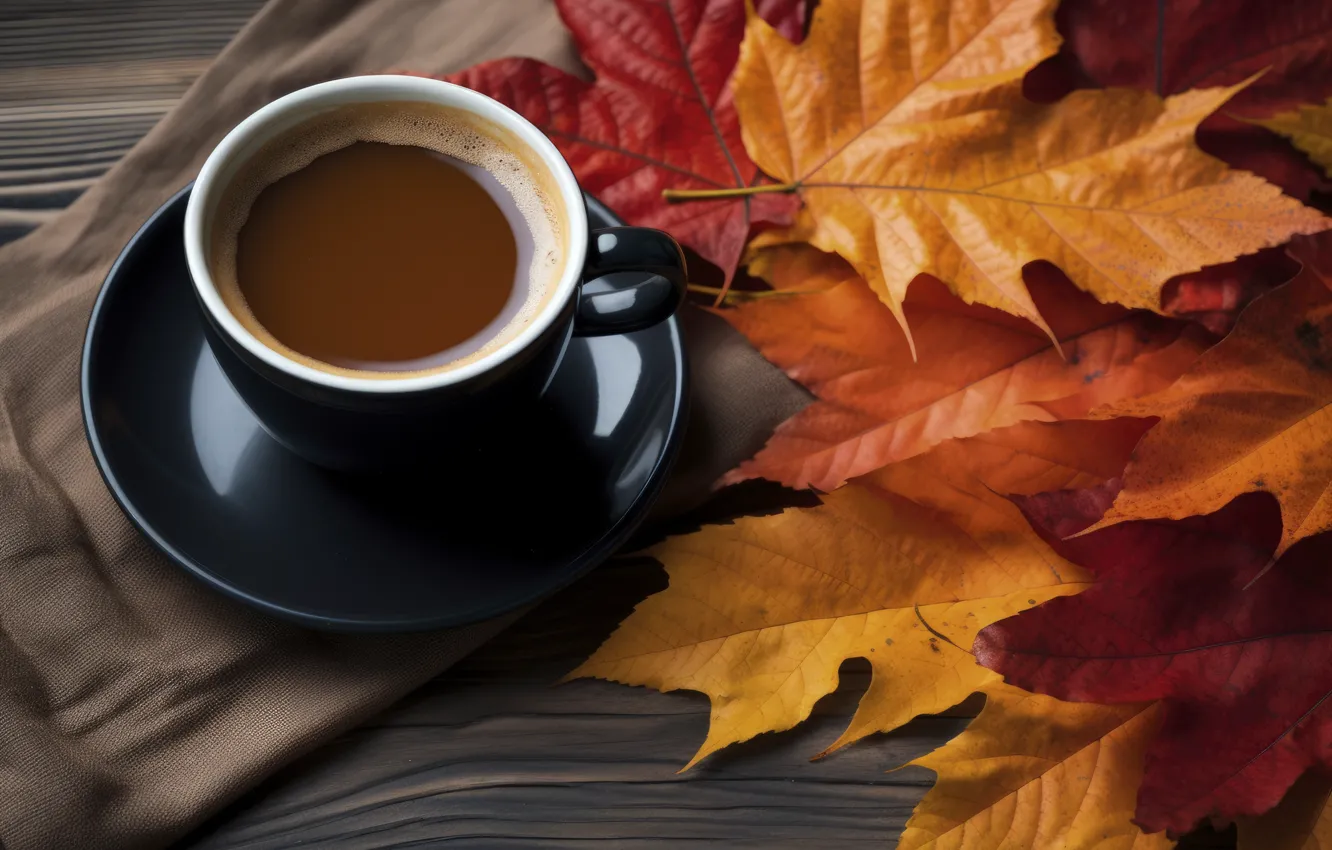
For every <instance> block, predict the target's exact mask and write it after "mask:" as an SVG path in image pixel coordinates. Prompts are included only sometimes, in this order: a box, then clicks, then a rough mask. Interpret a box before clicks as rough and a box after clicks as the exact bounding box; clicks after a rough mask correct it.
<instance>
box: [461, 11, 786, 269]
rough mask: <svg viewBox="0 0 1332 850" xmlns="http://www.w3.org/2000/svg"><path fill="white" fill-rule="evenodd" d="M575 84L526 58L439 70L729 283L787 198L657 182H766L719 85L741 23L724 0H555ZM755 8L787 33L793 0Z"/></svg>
mask: <svg viewBox="0 0 1332 850" xmlns="http://www.w3.org/2000/svg"><path fill="white" fill-rule="evenodd" d="M557 5H558V7H559V11H560V16H561V17H562V18H563V20H564V23H565V24H566V25H567V26H568V27H569V29H570V31H571V32H572V33H573V37H574V41H575V43H576V44H577V46H578V50H579V54H580V55H581V57H582V59H583V62H584V63H585V64H586V65H587V66H588V68H589V69H590V70H591V71H592V72H593V74H595V75H596V81H595V83H587V82H584V81H583V80H580V79H578V78H577V77H574V76H571V75H569V74H567V73H565V72H564V71H561V70H559V69H558V68H553V67H551V66H549V65H546V64H544V63H542V62H538V61H535V60H532V59H500V60H496V61H492V62H484V63H482V64H480V65H476V66H474V67H472V68H468V69H467V70H465V71H462V72H460V73H458V74H454V75H452V76H450V77H448V79H449V81H450V82H455V83H458V84H460V85H464V86H467V87H468V88H472V89H476V90H477V91H480V92H482V93H483V94H487V95H489V96H490V97H493V98H495V99H496V100H499V101H500V102H501V103H504V104H506V105H508V106H510V107H512V108H513V109H515V110H516V111H518V112H519V113H521V114H522V115H523V116H524V117H526V118H527V119H528V120H529V121H531V122H532V123H534V124H535V125H536V126H537V127H539V128H540V129H541V130H542V132H544V133H545V134H546V135H547V136H549V137H550V138H551V140H552V141H554V142H555V144H556V146H557V147H559V149H560V152H561V153H562V154H563V155H564V157H565V158H566V159H567V160H568V161H569V164H570V165H571V166H572V167H573V170H574V174H575V175H577V177H578V181H579V183H580V184H581V185H582V187H583V188H584V189H585V190H586V191H588V192H591V193H592V194H594V195H596V196H598V197H599V198H600V199H601V200H602V201H604V202H605V203H606V204H607V205H609V206H610V207H611V208H612V209H614V210H615V211H616V213H618V214H619V215H620V216H622V217H623V218H624V219H625V220H626V221H628V222H630V223H631V224H638V225H643V226H647V227H656V228H660V229H662V230H666V231H668V232H669V233H671V234H672V235H673V236H675V238H676V239H678V240H680V241H681V242H682V243H684V244H686V245H688V246H689V247H691V248H693V249H694V250H695V251H697V252H698V253H699V255H701V256H702V257H703V258H704V259H706V260H709V261H710V262H712V263H714V264H716V265H717V266H719V267H720V268H721V269H722V271H723V272H724V273H725V276H726V280H727V281H729V280H730V278H731V275H732V274H733V273H734V271H735V267H736V263H737V261H738V260H739V257H740V252H741V251H742V249H743V248H744V244H745V240H746V239H748V238H749V236H750V233H751V231H752V230H753V229H754V227H755V226H756V225H757V224H759V223H764V222H774V223H783V222H786V221H789V218H790V214H791V212H792V211H793V209H794V206H795V201H794V199H792V198H790V197H788V196H785V195H758V196H755V197H752V198H750V197H742V198H731V199H723V200H715V201H707V202H702V203H699V204H690V205H688V206H679V205H671V204H667V203H666V202H665V201H664V200H663V199H662V195H661V193H662V190H664V189H667V188H686V189H704V188H710V189H716V188H723V187H731V188H735V187H744V186H755V185H760V184H762V183H765V182H768V181H766V179H765V178H764V177H763V176H762V174H760V173H759V170H758V168H757V167H756V166H755V165H754V164H753V163H752V162H751V161H750V159H749V157H748V155H746V153H745V150H744V146H743V144H741V141H740V126H739V122H738V118H737V116H736V112H735V106H734V102H733V93H732V90H731V88H730V86H729V85H728V84H727V82H728V80H729V78H730V76H731V72H732V69H733V68H734V67H735V62H736V57H737V55H738V53H739V49H740V39H741V36H742V34H743V32H744V26H745V10H744V5H743V4H742V3H739V2H735V0H669V2H653V0H558V3H557ZM756 5H757V9H758V13H759V14H760V15H762V16H763V17H764V18H766V19H767V20H769V21H771V22H772V24H773V26H775V27H776V28H777V29H778V30H780V31H781V32H782V33H784V34H785V35H786V37H788V38H798V37H799V35H800V32H801V26H802V23H803V21H804V2H803V0H758V2H757V3H756Z"/></svg>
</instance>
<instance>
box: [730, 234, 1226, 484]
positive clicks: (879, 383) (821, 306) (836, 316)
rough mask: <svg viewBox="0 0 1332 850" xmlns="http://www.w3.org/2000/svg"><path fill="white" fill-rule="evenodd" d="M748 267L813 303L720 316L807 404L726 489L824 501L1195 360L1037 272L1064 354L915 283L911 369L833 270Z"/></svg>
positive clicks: (886, 315)
mask: <svg viewBox="0 0 1332 850" xmlns="http://www.w3.org/2000/svg"><path fill="white" fill-rule="evenodd" d="M750 268H751V271H756V272H759V273H762V274H764V275H765V276H766V277H767V278H768V279H769V280H770V281H771V282H772V284H773V286H774V287H775V288H777V289H781V290H786V291H791V290H793V289H801V290H815V291H816V292H815V294H808V295H786V296H783V297H773V298H766V299H764V300H762V301H759V302H754V303H750V304H745V305H743V306H741V307H739V308H737V309H735V310H728V311H725V312H724V314H723V315H725V316H726V317H727V319H728V320H729V321H730V322H731V324H732V325H734V326H735V327H736V328H738V329H739V330H740V331H741V332H742V333H744V334H745V336H746V337H748V338H749V341H750V342H751V343H753V344H754V345H755V346H756V347H757V348H758V349H759V351H761V352H762V353H763V355H764V356H765V357H767V358H768V359H769V360H770V361H772V362H773V363H775V364H776V365H777V366H779V367H781V368H782V369H784V370H785V371H786V373H787V374H788V375H789V376H790V377H791V378H792V379H794V380H796V381H799V382H800V383H802V384H804V385H805V386H806V387H808V388H809V389H810V390H811V391H812V392H813V393H814V394H815V395H816V396H817V397H818V401H816V402H815V403H813V404H811V405H810V406H809V407H807V408H805V409H804V410H802V411H801V412H800V413H797V414H796V415H795V416H794V417H792V418H791V419H790V420H788V421H787V422H785V423H783V424H782V425H781V426H780V427H779V428H778V429H777V431H776V433H775V434H774V435H773V436H772V438H771V439H770V440H769V441H768V444H767V445H766V446H765V447H764V448H763V450H762V451H761V452H759V454H758V455H757V456H756V457H754V458H753V459H752V460H750V461H747V462H746V463H744V464H742V465H741V466H740V467H739V468H738V469H737V470H735V471H734V472H733V473H731V474H730V475H729V476H727V477H726V478H725V479H723V481H724V482H733V481H738V480H742V479H745V478H754V477H762V478H768V479H771V480H773V481H780V482H782V483H783V484H786V485H788V486H791V487H809V486H813V487H817V488H819V489H821V490H825V491H826V490H832V489H835V488H836V487H838V486H839V485H841V484H842V482H844V481H846V480H847V479H849V478H854V477H856V476H859V475H864V474H865V473H868V472H870V471H872V470H874V469H877V468H879V467H882V466H886V465H887V464H890V463H894V462H897V461H901V460H905V459H907V458H910V457H913V456H915V455H918V454H920V453H921V452H924V451H927V450H929V448H930V447H932V446H935V445H938V444H939V443H940V442H942V441H944V440H947V439H950V438H956V437H970V436H973V435H976V434H980V433H982V432H985V431H989V430H993V429H995V428H1003V427H1006V426H1008V425H1013V424H1015V423H1017V422H1021V421H1027V420H1039V421H1052V420H1057V419H1073V418H1077V417H1081V416H1085V415H1087V413H1088V411H1090V410H1091V409H1092V408H1094V407H1097V406H1099V405H1101V404H1105V403H1107V402H1109V401H1112V400H1118V399H1121V398H1125V397H1132V396H1137V395H1142V394H1145V393H1149V392H1154V391H1156V390H1158V389H1163V388H1164V387H1166V386H1168V385H1169V384H1170V383H1171V382H1172V381H1174V380H1175V378H1177V377H1178V376H1179V375H1180V374H1181V373H1182V372H1183V371H1184V370H1185V369H1186V368H1187V367H1188V365H1189V364H1191V363H1192V362H1193V361H1194V359H1195V358H1196V357H1197V356H1198V354H1199V353H1200V352H1201V351H1202V350H1203V347H1204V343H1203V340H1202V336H1201V335H1200V334H1198V333H1196V332H1194V331H1193V330H1192V329H1190V328H1188V327H1186V326H1185V325H1183V324H1181V323H1177V322H1171V321H1169V320H1166V319H1162V318H1160V317H1158V316H1152V315H1148V314H1139V313H1131V312H1129V311H1126V310H1124V309H1122V308H1120V307H1116V306H1113V305H1102V304H1098V303H1097V302H1096V301H1095V299H1093V298H1092V297H1091V296H1089V295H1087V294H1085V293H1082V292H1079V291H1078V290H1077V289H1076V288H1074V287H1073V286H1071V285H1070V284H1069V283H1068V281H1067V280H1066V279H1065V278H1064V277H1063V276H1062V275H1060V274H1059V273H1058V272H1057V270H1055V269H1053V268H1051V267H1049V266H1048V265H1045V266H1034V267H1033V268H1032V269H1029V270H1028V279H1029V281H1030V284H1031V288H1032V292H1033V293H1034V294H1035V295H1036V297H1037V299H1038V301H1039V302H1040V303H1041V305H1042V309H1043V311H1044V312H1045V314H1046V316H1048V317H1049V320H1050V327H1051V328H1052V329H1053V332H1054V334H1055V336H1056V337H1057V338H1058V339H1059V340H1060V344H1061V346H1062V352H1061V351H1060V350H1059V349H1057V348H1056V347H1055V346H1054V344H1053V343H1052V342H1051V341H1050V338H1049V337H1048V336H1047V335H1046V334H1045V333H1044V332H1042V331H1041V330H1040V329H1039V328H1037V327H1035V326H1033V325H1031V324H1030V323H1028V322H1026V321H1023V320H1021V319H1018V318H1016V317H1013V316H1009V315H1007V314H1004V313H1001V312H999V311H997V310H992V309H990V308H987V307H981V306H976V305H967V304H964V303H963V302H962V301H960V300H959V299H957V298H956V297H954V296H952V295H950V294H949V293H948V292H947V291H946V290H945V289H944V288H943V286H942V285H941V284H939V283H938V282H937V281H934V280H931V279H922V280H921V281H920V282H918V283H917V284H916V285H915V286H914V287H913V288H912V291H911V293H910V294H909V295H908V296H907V300H906V302H905V304H904V306H903V309H904V315H905V316H906V317H907V319H908V320H909V321H910V322H911V326H912V328H913V329H914V333H915V341H916V355H917V356H916V357H915V358H913V357H912V352H911V349H910V347H909V346H908V345H907V342H906V340H905V339H904V338H903V337H902V335H901V334H900V333H897V332H896V323H895V320H894V319H893V317H892V315H891V313H890V312H889V311H888V310H887V309H886V308H885V307H883V306H882V305H881V304H880V303H878V301H877V299H876V298H875V297H874V295H873V294H872V293H871V292H870V291H869V289H868V288H867V287H866V286H865V284H864V282H863V281H862V280H860V279H859V278H858V277H857V276H856V275H855V274H854V272H853V270H852V269H851V268H850V267H849V266H848V265H847V264H846V263H845V262H844V261H842V260H840V259H839V258H837V257H835V256H833V255H830V254H823V253H820V252H817V251H815V250H814V249H812V248H809V247H808V246H783V247H781V248H775V249H767V250H765V251H763V252H760V255H759V257H758V258H757V259H756V261H755V263H752V264H751V267H750Z"/></svg>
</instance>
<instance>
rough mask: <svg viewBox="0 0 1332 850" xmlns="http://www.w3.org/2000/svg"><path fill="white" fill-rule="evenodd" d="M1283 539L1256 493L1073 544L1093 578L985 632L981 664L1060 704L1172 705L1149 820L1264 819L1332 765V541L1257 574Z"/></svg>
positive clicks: (1154, 764)
mask: <svg viewBox="0 0 1332 850" xmlns="http://www.w3.org/2000/svg"><path fill="white" fill-rule="evenodd" d="M1279 536H1280V515H1279V511H1278V510H1277V506H1276V504H1275V503H1274V501H1273V500H1272V498H1271V497H1270V496H1267V495H1264V494H1256V493H1255V494H1249V495H1245V496H1242V497H1240V498H1239V499H1237V500H1235V501H1233V502H1231V503H1230V504H1228V505H1226V506H1225V507H1224V508H1222V509H1221V510H1220V511H1217V512H1216V513H1213V514H1209V515H1207V516H1204V517H1191V518H1189V519H1185V520H1177V521H1173V522H1166V521H1159V520H1158V521H1151V522H1133V523H1126V524H1123V525H1118V526H1115V527H1113V528H1108V529H1105V530H1102V531H1099V532H1096V533H1093V534H1089V535H1085V536H1082V537H1078V538H1075V539H1073V540H1066V541H1063V544H1062V546H1061V550H1062V551H1063V552H1064V553H1065V554H1066V555H1068V556H1069V557H1072V558H1075V559H1076V560H1077V561H1078V562H1079V563H1081V564H1083V565H1085V566H1086V567H1087V568H1089V569H1090V570H1092V571H1093V572H1094V573H1095V575H1096V582H1095V584H1093V585H1092V587H1091V588H1090V589H1088V590H1087V591H1086V592H1085V593H1083V594H1082V595H1081V596H1079V597H1077V598H1075V599H1068V600H1054V601H1051V602H1049V603H1047V604H1045V605H1042V606H1040V607H1039V608H1035V609H1033V610H1031V611H1027V612H1024V613H1022V614H1020V615H1018V616H1016V617H1013V618H1010V619H1008V620H1004V621H1002V622H1000V623H997V624H995V625H993V626H991V627H989V628H987V629H984V630H983V631H981V633H980V634H979V635H978V636H977V638H976V641H975V645H974V648H975V651H976V654H977V658H978V659H979V660H980V662H981V663H982V664H984V665H986V666H987V667H990V668H991V669H993V670H996V671H997V672H999V673H1001V674H1002V675H1003V676H1004V679H1005V680H1006V681H1008V682H1009V683H1011V684H1013V685H1016V686H1018V687H1021V688H1025V689H1027V690H1031V691H1035V692H1038V693H1043V694H1048V695H1050V696H1054V697H1057V698H1059V699H1066V700H1076V701H1089V702H1099V703H1127V702H1141V701H1146V700H1161V705H1162V721H1161V730H1160V733H1159V734H1158V735H1157V736H1156V738H1155V739H1154V740H1153V741H1152V743H1151V744H1150V746H1149V747H1148V750H1147V757H1146V762H1145V768H1144V774H1143V781H1142V786H1141V789H1140V791H1139V794H1138V804H1137V813H1136V820H1137V822H1138V823H1139V824H1141V825H1142V826H1143V828H1144V829H1147V830H1152V831H1158V830H1162V829H1169V830H1171V831H1172V832H1176V833H1181V832H1184V831H1187V830H1188V829H1190V828H1191V827H1193V826H1194V824H1196V823H1197V822H1198V821H1199V820H1200V819H1202V818H1205V817H1219V818H1222V819H1229V818H1233V817H1235V816H1238V815H1257V814H1261V813H1263V812H1264V811H1266V810H1268V809H1270V808H1272V807H1273V806H1275V805H1276V804H1277V802H1278V801H1279V800H1280V799H1281V797H1282V795H1283V793H1284V792H1285V791H1286V789H1287V788H1288V787H1289V786H1290V785H1291V784H1292V783H1293V782H1294V781H1295V780H1296V778H1298V777H1299V776H1300V774H1301V773H1302V772H1303V771H1304V770H1305V769H1306V768H1308V767H1311V766H1315V765H1319V766H1321V767H1323V768H1328V767H1332V756H1329V752H1332V748H1330V747H1329V742H1332V701H1329V700H1328V697H1329V696H1332V638H1330V637H1329V635H1332V619H1330V618H1332V609H1329V607H1328V605H1327V600H1328V598H1330V597H1332V572H1329V571H1328V569H1327V560H1328V557H1329V555H1330V554H1332V552H1329V549H1328V547H1329V545H1332V537H1329V536H1322V537H1317V538H1312V539H1310V540H1306V541H1302V542H1301V543H1299V544H1298V545H1297V546H1295V547H1292V548H1291V549H1290V550H1289V551H1288V552H1287V553H1286V554H1285V555H1284V556H1282V558H1281V560H1280V561H1278V562H1277V564H1276V567H1275V568H1274V569H1272V570H1271V571H1270V572H1269V573H1267V574H1266V575H1263V576H1262V578H1261V579H1259V580H1257V581H1254V579H1255V577H1256V576H1258V575H1259V574H1260V573H1261V572H1262V570H1263V568H1264V567H1265V565H1266V564H1267V562H1268V561H1269V559H1270V557H1271V554H1272V551H1273V548H1274V547H1275V545H1276V543H1277V540H1278V538H1279Z"/></svg>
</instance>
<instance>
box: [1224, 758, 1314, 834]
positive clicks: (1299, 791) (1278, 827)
mask: <svg viewBox="0 0 1332 850" xmlns="http://www.w3.org/2000/svg"><path fill="white" fill-rule="evenodd" d="M1329 797H1332V778H1329V777H1327V776H1324V775H1322V774H1320V773H1317V772H1315V771H1309V772H1308V773H1306V774H1304V775H1303V776H1301V777H1300V778H1299V780H1297V781H1296V783H1295V784H1294V785H1292V786H1291V787H1290V790H1289V791H1287V792H1286V796H1284V797H1282V798H1281V803H1280V804H1278V805H1277V807H1276V808H1275V809H1272V810H1271V811H1270V812H1268V813H1267V814H1265V815H1261V816H1259V817H1256V818H1241V819H1240V820H1239V823H1238V826H1239V850H1332V806H1329V805H1328V802H1329Z"/></svg>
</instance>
